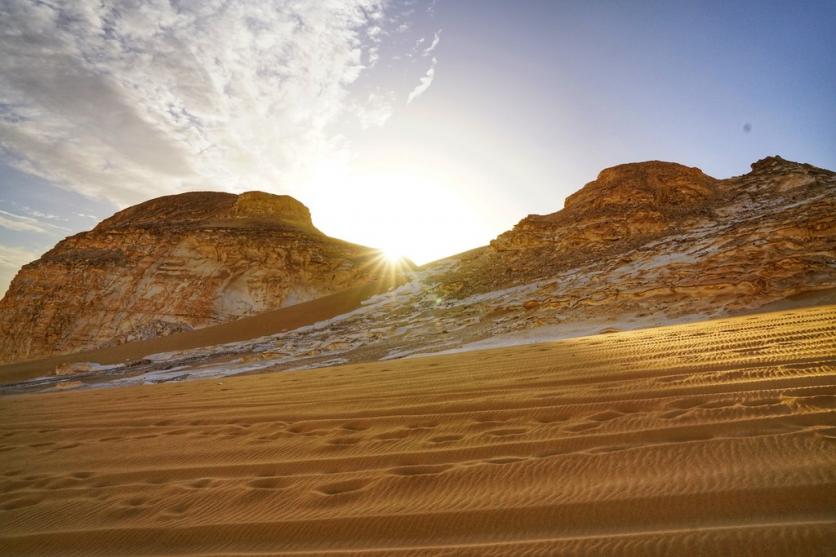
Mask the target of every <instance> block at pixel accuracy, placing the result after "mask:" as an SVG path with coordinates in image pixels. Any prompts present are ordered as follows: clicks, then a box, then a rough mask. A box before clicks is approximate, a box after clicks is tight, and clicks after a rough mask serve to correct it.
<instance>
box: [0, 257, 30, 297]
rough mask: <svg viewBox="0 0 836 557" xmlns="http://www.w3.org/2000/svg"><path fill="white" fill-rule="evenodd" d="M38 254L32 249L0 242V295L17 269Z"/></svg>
mask: <svg viewBox="0 0 836 557" xmlns="http://www.w3.org/2000/svg"><path fill="white" fill-rule="evenodd" d="M39 256H40V254H39V253H36V252H34V251H32V250H28V249H24V248H19V247H14V246H4V245H2V244H0V297H2V296H3V294H5V293H6V289H7V288H8V287H9V284H10V283H11V282H12V278H14V276H15V273H17V270H18V269H20V267H22V266H23V265H25V264H27V263H29V262H30V261H34V260H35V259H37V258H38V257H39Z"/></svg>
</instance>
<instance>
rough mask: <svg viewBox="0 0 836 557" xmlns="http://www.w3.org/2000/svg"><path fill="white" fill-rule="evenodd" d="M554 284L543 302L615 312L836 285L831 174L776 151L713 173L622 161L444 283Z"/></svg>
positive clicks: (699, 307) (674, 308) (751, 302)
mask: <svg viewBox="0 0 836 557" xmlns="http://www.w3.org/2000/svg"><path fill="white" fill-rule="evenodd" d="M543 279H552V280H554V279H559V280H558V281H557V282H555V283H550V285H549V288H548V294H546V292H544V293H543V294H544V295H543V296H542V297H541V298H539V299H538V300H536V301H537V302H538V303H539V305H540V306H543V305H545V306H546V307H549V308H551V309H552V310H555V309H557V310H561V311H562V312H563V313H564V317H566V314H567V312H568V310H570V309H572V310H574V309H576V308H578V307H583V306H590V308H589V309H590V310H591V306H603V307H604V309H603V310H602V311H607V312H610V313H612V314H615V315H617V314H618V313H620V312H626V311H639V312H641V311H648V310H656V309H662V308H664V309H665V311H666V312H667V313H674V314H677V313H679V314H681V313H689V312H694V311H709V310H716V309H719V308H723V309H737V308H751V307H757V306H758V305H760V304H763V303H767V302H770V301H773V300H776V299H780V298H783V297H787V296H790V295H793V294H797V293H799V292H803V291H808V290H819V289H825V288H832V287H836V177H834V173H833V172H831V171H828V170H823V169H820V168H816V167H814V166H811V165H808V164H800V163H795V162H790V161H786V160H784V159H781V158H780V157H769V158H766V159H763V160H761V161H758V162H756V163H754V164H753V165H752V171H751V172H750V173H748V174H745V175H743V176H738V177H734V178H729V179H726V180H716V179H714V178H711V177H710V176H707V175H705V174H703V173H702V172H701V171H700V170H699V169H696V168H689V167H685V166H682V165H678V164H675V163H665V162H658V161H653V162H645V163H633V164H625V165H620V166H616V167H613V168H609V169H606V170H604V171H602V172H601V173H600V174H599V176H598V178H597V179H596V180H595V181H593V182H590V183H589V184H587V185H586V186H584V187H583V188H582V189H581V190H580V191H578V192H577V193H575V194H573V195H571V196H569V197H568V198H567V199H566V204H565V208H564V209H563V210H562V211H558V212H557V213H553V214H550V215H530V216H528V217H526V218H525V219H523V220H522V221H520V223H518V224H517V225H516V226H515V227H514V229H513V230H510V231H508V232H505V233H504V234H502V235H500V236H499V237H498V238H497V239H496V240H494V241H493V242H491V245H490V247H489V248H487V249H483V250H481V251H477V252H474V253H472V254H470V255H468V256H464V257H462V258H460V259H459V260H458V261H457V264H456V265H455V266H454V269H453V270H452V271H451V272H450V273H448V274H446V275H445V276H444V277H443V278H442V279H441V281H440V283H441V284H440V288H441V289H442V291H444V293H445V294H447V295H450V296H453V297H455V298H462V297H466V296H468V295H471V294H474V293H479V292H485V291H490V290H495V289H497V288H504V287H508V286H513V285H519V284H525V283H530V282H531V281H535V280H543Z"/></svg>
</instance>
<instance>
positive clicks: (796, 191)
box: [56, 157, 836, 382]
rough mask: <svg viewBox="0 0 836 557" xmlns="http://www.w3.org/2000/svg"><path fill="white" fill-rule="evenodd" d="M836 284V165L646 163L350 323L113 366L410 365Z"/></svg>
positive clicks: (183, 370)
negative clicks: (420, 358)
mask: <svg viewBox="0 0 836 557" xmlns="http://www.w3.org/2000/svg"><path fill="white" fill-rule="evenodd" d="M834 289H836V174H834V173H833V172H831V171H829V170H824V169H820V168H816V167H814V166H811V165H808V164H801V163H795V162H791V161H786V160H784V159H781V158H780V157H768V158H766V159H763V160H760V161H758V162H756V163H754V164H753V165H752V171H751V172H749V173H748V174H745V175H742V176H737V177H733V178H728V179H724V180H718V179H715V178H712V177H710V176H706V175H705V174H703V173H702V172H701V171H699V170H698V169H694V168H688V167H685V166H681V165H677V164H673V163H662V162H658V161H653V162H648V163H635V164H629V165H620V166H617V167H613V168H612V169H607V170H605V171H603V172H602V173H601V174H600V175H599V177H598V178H597V179H596V180H594V181H593V182H590V183H589V184H587V185H586V186H584V187H583V188H582V189H581V190H580V191H579V192H578V193H576V194H574V195H573V196H570V198H568V199H567V202H566V206H565V208H564V209H563V210H562V211H558V212H557V213H553V214H550V215H536V216H535V215H532V216H529V217H526V218H525V219H523V220H522V221H521V222H520V223H519V224H518V225H517V226H515V227H514V229H513V230H511V231H508V232H506V233H504V234H502V235H500V236H499V237H498V238H497V239H496V240H494V241H493V242H492V243H491V245H489V246H486V247H484V248H480V249H478V250H473V251H471V252H468V253H465V254H461V255H459V256H454V257H450V258H447V259H445V260H441V261H438V262H435V263H431V264H429V265H426V266H424V267H423V268H421V269H419V270H417V271H416V272H414V273H412V275H411V280H409V281H408V282H407V283H406V284H403V285H402V286H400V287H398V288H396V289H394V290H392V291H391V292H389V293H386V294H381V295H378V296H375V297H373V298H371V299H369V300H367V301H366V302H365V303H364V304H363V306H362V307H361V308H359V309H357V310H355V311H352V312H350V313H347V314H345V315H342V316H340V317H338V318H334V319H330V320H327V321H323V322H320V323H317V324H316V325H312V326H308V327H302V328H299V329H296V330H292V331H288V332H284V333H280V334H275V335H270V336H267V337H262V338H258V339H253V340H252V341H245V342H236V343H232V344H228V345H220V346H214V347H206V348H201V349H196V350H188V351H183V352H176V353H167V354H159V355H156V356H154V357H149V358H147V359H145V360H143V361H141V362H135V363H133V364H128V365H125V366H117V367H116V368H114V369H113V370H111V371H109V372H108V373H110V374H113V376H114V377H116V378H120V377H121V378H122V379H118V380H119V381H127V382H136V381H140V382H143V381H152V382H157V381H167V380H171V379H172V377H175V378H177V379H178V380H179V379H183V378H189V377H206V376H216V375H227V374H234V373H241V372H252V371H255V370H265V369H299V368H307V367H318V366H323V365H333V364H338V363H346V362H357V361H369V360H378V359H389V358H399V357H404V356H408V355H414V354H417V353H428V352H438V351H443V350H467V349H473V348H479V347H490V346H493V345H503V344H514V343H519V342H534V341H545V340H550V339H557V338H562V337H566V336H576V335H580V334H594V333H597V332H611V331H614V330H621V329H630V328H636V327H646V326H653V325H660V324H667V323H676V322H684V321H689V320H697V319H705V318H711V317H721V316H725V315H730V314H735V313H740V312H747V311H752V310H756V309H758V308H761V307H764V306H765V305H767V304H770V303H782V301H784V300H788V299H790V298H792V297H798V296H801V297H804V296H808V295H810V296H813V297H815V298H816V299H817V300H819V299H827V300H831V301H830V302H824V303H834V302H833V301H832V300H833V292H834ZM816 303H822V302H821V301H817V302H816ZM172 367H174V368H176V369H177V371H176V374H175V372H168V371H166V370H167V369H169V368H172ZM56 380H59V379H56ZM60 380H63V379H60Z"/></svg>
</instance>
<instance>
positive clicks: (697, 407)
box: [0, 306, 836, 556]
mask: <svg viewBox="0 0 836 557" xmlns="http://www.w3.org/2000/svg"><path fill="white" fill-rule="evenodd" d="M834 408H836V306H828V307H824V308H814V309H805V310H792V311H784V312H779V313H769V314H761V315H753V316H748V317H739V318H733V319H723V320H717V321H709V322H703V323H697V324H689V325H681V326H675V327H665V328H657V329H650V330H639V331H632V332H624V333H614V334H607V335H599V336H594V337H585V338H578V339H571V340H565V341H561V342H556V343H549V344H539V345H530V346H521V347H515V348H505V349H497V350H486V351H480V352H470V353H464V354H454V355H447V356H432V357H425V358H415V359H410V360H399V361H388V362H376V363H368V364H357V365H350V366H342V367H333V368H326V369H319V370H311V371H297V372H282V373H273V374H262V375H251V376H244V377H236V378H227V379H224V380H223V381H194V382H189V383H167V384H161V385H145V386H136V387H126V388H118V389H117V388H114V389H99V390H84V391H77V392H67V393H50V394H38V395H16V396H7V397H3V398H2V399H0V435H1V436H2V437H0V451H2V452H0V457H1V458H0V493H2V494H1V495H0V552H2V553H3V554H4V555H16V556H25V555H53V554H55V555H85V556H86V555H114V556H115V555H348V554H356V555H375V556H378V555H398V556H406V555H415V556H418V555H474V556H476V555H480V556H481V555H508V554H514V555H556V554H560V555H651V554H655V555H758V556H763V555H833V554H834V553H836V443H834V441H836V413H834Z"/></svg>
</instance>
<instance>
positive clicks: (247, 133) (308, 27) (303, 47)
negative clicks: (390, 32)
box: [0, 0, 432, 206]
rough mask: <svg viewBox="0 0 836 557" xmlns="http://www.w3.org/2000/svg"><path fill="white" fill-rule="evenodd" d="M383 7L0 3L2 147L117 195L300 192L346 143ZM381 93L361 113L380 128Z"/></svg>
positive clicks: (373, 0)
mask: <svg viewBox="0 0 836 557" xmlns="http://www.w3.org/2000/svg"><path fill="white" fill-rule="evenodd" d="M387 4H388V3H387V2H385V0H317V1H311V2H297V1H289V0H286V1H285V0H276V1H266V0H239V1H236V2H227V1H222V0H202V1H193V2H186V1H181V2H168V1H158V0H144V1H129V0H124V1H113V2H100V1H99V0H77V1H74V2H56V3H47V2H31V1H28V0H8V1H6V2H2V3H0V75H1V76H2V79H0V151H2V152H4V153H5V155H6V157H7V158H10V160H12V161H13V164H15V166H17V167H18V168H20V169H22V170H23V171H25V172H29V173H32V174H36V175H39V176H41V177H43V178H46V179H48V180H51V181H53V182H56V183H60V184H63V185H65V186H66V187H69V188H72V189H74V190H76V191H79V192H81V193H84V194H86V195H89V196H93V197H96V198H104V199H107V200H110V201H113V202H115V203H116V204H117V205H120V206H124V205H127V204H131V203H135V202H137V201H139V200H142V199H147V198H149V197H153V196H156V195H163V194H167V193H172V192H175V191H183V190H186V189H197V188H200V189H211V188H217V189H226V190H232V191H236V190H238V191H240V190H243V189H255V188H258V189H267V190H270V189H272V190H273V191H284V192H287V193H292V194H296V195H299V193H300V192H294V191H292V190H293V187H294V185H298V184H304V183H305V177H306V176H308V175H309V174H310V172H311V171H312V170H311V167H313V166H315V165H317V164H318V162H319V161H321V160H327V159H329V158H333V157H336V156H339V155H340V152H341V151H343V150H344V149H345V144H344V142H343V141H342V140H341V139H339V136H338V135H337V134H333V133H331V132H329V126H332V125H333V124H335V123H336V122H339V121H340V119H342V118H343V117H345V116H346V115H347V114H348V113H349V112H351V111H352V110H355V109H356V107H357V106H358V105H357V104H356V103H354V102H351V101H350V100H349V97H350V93H351V89H350V88H351V85H352V83H353V82H354V81H355V80H356V79H357V78H358V76H360V75H361V73H362V72H364V71H366V70H367V67H368V66H370V65H373V64H374V62H375V61H376V59H377V57H378V56H379V54H378V51H377V48H378V46H379V41H381V40H382V39H381V37H385V36H386V33H385V32H384V30H383V28H382V26H383V25H385V24H386V23H387V21H388V19H387V17H385V14H384V6H385V5H387ZM426 79H427V77H426V76H425V77H424V78H422V84H423V83H424V80H426ZM431 79H432V75H431V74H430V76H429V80H430V81H431ZM428 86H429V85H428V84H427V85H426V86H425V87H424V89H426V87H428ZM420 87H421V86H419V88H420ZM413 94H415V92H413ZM413 94H411V95H410V100H411V98H412V96H413ZM418 94H420V93H418ZM415 96H417V95H415ZM387 99H388V97H387V96H381V97H380V98H370V103H369V104H368V106H365V107H362V108H361V109H359V110H360V112H362V111H363V110H365V111H366V112H365V113H364V114H358V116H359V117H360V118H361V121H365V122H366V124H368V125H382V123H384V122H385V121H386V119H387V118H388V114H391V108H389V109H387V108H386V107H387V103H388V102H389V101H388V100H387ZM390 104H391V103H390ZM387 110H388V112H387Z"/></svg>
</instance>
